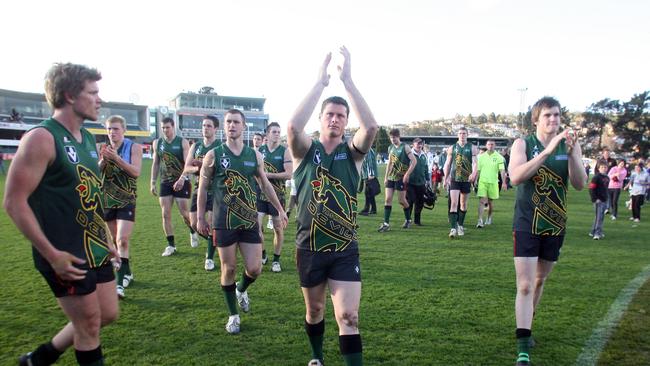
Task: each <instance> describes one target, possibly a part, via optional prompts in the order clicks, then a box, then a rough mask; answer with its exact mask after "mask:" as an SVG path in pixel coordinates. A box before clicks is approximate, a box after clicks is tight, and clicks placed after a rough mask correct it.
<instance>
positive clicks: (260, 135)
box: [253, 132, 264, 138]
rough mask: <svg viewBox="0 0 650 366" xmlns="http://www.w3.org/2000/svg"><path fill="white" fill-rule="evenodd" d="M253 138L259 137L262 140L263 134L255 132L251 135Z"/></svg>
mask: <svg viewBox="0 0 650 366" xmlns="http://www.w3.org/2000/svg"><path fill="white" fill-rule="evenodd" d="M253 136H259V137H261V138H264V134H263V133H261V132H255V133H254V134H253Z"/></svg>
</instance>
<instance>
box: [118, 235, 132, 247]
mask: <svg viewBox="0 0 650 366" xmlns="http://www.w3.org/2000/svg"><path fill="white" fill-rule="evenodd" d="M117 246H118V247H119V248H120V249H123V250H126V249H129V237H128V236H126V235H121V236H120V237H118V238H117Z"/></svg>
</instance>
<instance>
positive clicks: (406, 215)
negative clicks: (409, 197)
mask: <svg viewBox="0 0 650 366" xmlns="http://www.w3.org/2000/svg"><path fill="white" fill-rule="evenodd" d="M404 218H405V219H406V220H408V221H411V206H409V207H407V208H405V209H404Z"/></svg>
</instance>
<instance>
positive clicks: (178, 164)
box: [150, 117, 199, 257]
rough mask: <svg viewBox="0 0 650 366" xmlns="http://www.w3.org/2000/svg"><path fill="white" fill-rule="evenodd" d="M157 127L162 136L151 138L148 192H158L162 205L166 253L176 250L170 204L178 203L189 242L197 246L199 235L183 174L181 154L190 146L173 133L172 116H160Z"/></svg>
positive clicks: (155, 193) (165, 255) (182, 155)
mask: <svg viewBox="0 0 650 366" xmlns="http://www.w3.org/2000/svg"><path fill="white" fill-rule="evenodd" d="M160 128H161V130H162V133H163V137H161V138H159V139H157V140H154V142H153V164H152V165H151V187H150V190H151V194H153V195H154V196H159V198H158V201H159V203H160V208H161V209H162V223H163V230H164V231H165V235H166V236H167V247H166V248H165V250H164V251H163V253H162V256H163V257H168V256H170V255H172V254H174V253H175V252H176V243H175V240H174V227H173V226H172V206H173V205H174V202H176V205H177V206H178V211H180V213H181V216H182V217H183V221H184V222H185V224H186V225H187V226H188V227H189V228H190V245H191V246H192V247H193V248H196V247H198V246H199V237H198V235H197V234H196V232H195V231H194V230H193V229H192V224H191V223H190V214H189V211H188V207H187V206H188V203H189V199H190V190H191V187H190V179H189V177H188V176H186V175H184V174H183V168H184V166H185V157H186V156H187V152H188V150H189V149H190V144H189V142H187V140H186V139H184V138H182V137H180V136H176V130H175V129H174V119H172V118H170V117H166V118H164V119H163V120H162V123H161V124H160ZM159 173H160V192H156V181H157V180H158V174H159Z"/></svg>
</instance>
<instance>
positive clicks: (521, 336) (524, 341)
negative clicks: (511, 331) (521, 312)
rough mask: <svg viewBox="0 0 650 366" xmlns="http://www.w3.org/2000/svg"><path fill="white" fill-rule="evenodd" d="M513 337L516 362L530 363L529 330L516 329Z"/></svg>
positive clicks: (530, 335) (530, 334)
mask: <svg viewBox="0 0 650 366" xmlns="http://www.w3.org/2000/svg"><path fill="white" fill-rule="evenodd" d="M515 335H516V337H517V362H519V361H524V362H530V338H531V337H532V333H531V331H530V329H524V328H517V329H516V330H515Z"/></svg>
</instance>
